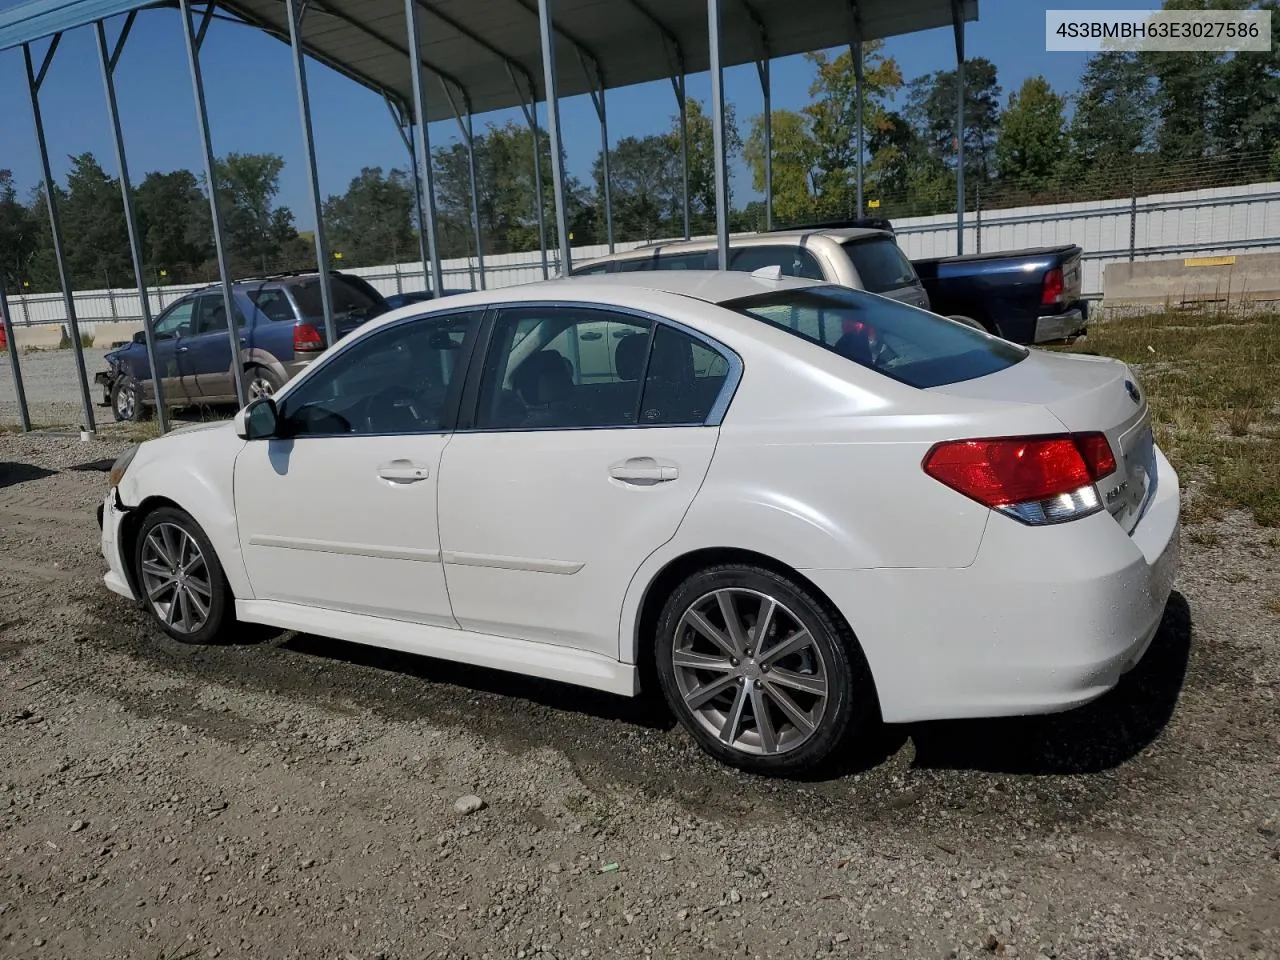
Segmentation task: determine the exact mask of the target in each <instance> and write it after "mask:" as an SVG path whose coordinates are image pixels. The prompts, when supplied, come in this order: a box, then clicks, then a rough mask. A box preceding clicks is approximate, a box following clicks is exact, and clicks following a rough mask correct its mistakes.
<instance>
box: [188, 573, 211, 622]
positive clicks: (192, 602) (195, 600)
mask: <svg viewBox="0 0 1280 960" xmlns="http://www.w3.org/2000/svg"><path fill="white" fill-rule="evenodd" d="M183 593H184V594H185V596H186V598H187V603H188V604H189V606H190V608H191V610H193V611H194V613H195V622H196V626H203V625H204V622H205V620H207V619H208V617H209V605H208V604H207V603H205V602H204V601H203V600H201V599H200V595H199V594H198V593H196V591H194V590H192V589H191V581H190V580H188V581H187V589H186V590H185V591H183Z"/></svg>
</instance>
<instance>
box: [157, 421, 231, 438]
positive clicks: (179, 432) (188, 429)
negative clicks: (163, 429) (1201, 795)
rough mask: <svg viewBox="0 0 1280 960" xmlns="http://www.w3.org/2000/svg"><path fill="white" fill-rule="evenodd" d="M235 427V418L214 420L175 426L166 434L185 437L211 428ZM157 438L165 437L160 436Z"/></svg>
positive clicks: (228, 428)
mask: <svg viewBox="0 0 1280 960" xmlns="http://www.w3.org/2000/svg"><path fill="white" fill-rule="evenodd" d="M233 429H235V421H233V420H214V421H212V422H210V423H187V424H183V425H182V426H180V427H174V428H173V429H172V430H170V431H169V432H168V433H167V434H166V435H165V436H167V437H185V436H189V435H191V434H193V433H204V432H206V431H211V430H233ZM157 439H161V440H163V439H165V438H164V437H159V438H157Z"/></svg>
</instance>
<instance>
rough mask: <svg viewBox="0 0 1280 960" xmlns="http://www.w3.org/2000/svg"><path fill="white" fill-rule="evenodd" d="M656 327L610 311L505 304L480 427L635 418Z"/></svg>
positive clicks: (603, 423)
mask: <svg viewBox="0 0 1280 960" xmlns="http://www.w3.org/2000/svg"><path fill="white" fill-rule="evenodd" d="M649 327H650V324H649V323H648V322H647V321H644V320H640V319H638V318H636V317H632V316H628V315H625V314H620V313H615V312H613V311H609V310H591V309H575V308H571V307H551V306H548V307H524V308H518V309H512V310H506V311H504V312H503V313H502V315H501V316H500V317H499V319H498V322H497V323H496V324H495V326H494V332H493V339H492V341H491V343H490V347H489V355H488V356H487V357H486V358H485V365H484V375H483V378H482V382H481V386H480V405H479V409H478V411H477V414H476V428H477V429H480V430H531V429H537V428H542V429H548V428H550V429H557V428H558V429H568V428H572V427H621V426H628V425H630V424H634V423H635V422H636V419H637V417H638V416H639V407H640V377H641V375H642V373H643V370H644V362H645V359H646V358H647V356H648V352H649Z"/></svg>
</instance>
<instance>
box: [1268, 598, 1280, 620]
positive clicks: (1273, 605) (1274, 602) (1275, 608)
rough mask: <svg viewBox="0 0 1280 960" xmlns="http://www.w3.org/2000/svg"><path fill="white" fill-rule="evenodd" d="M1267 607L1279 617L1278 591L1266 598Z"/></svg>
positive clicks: (1279, 600)
mask: <svg viewBox="0 0 1280 960" xmlns="http://www.w3.org/2000/svg"><path fill="white" fill-rule="evenodd" d="M1267 609H1268V610H1269V611H1270V612H1272V613H1274V614H1275V615H1276V616H1277V617H1280V593H1277V594H1275V595H1273V596H1270V597H1268V598H1267Z"/></svg>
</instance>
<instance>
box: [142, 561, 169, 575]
mask: <svg viewBox="0 0 1280 960" xmlns="http://www.w3.org/2000/svg"><path fill="white" fill-rule="evenodd" d="M142 572H143V573H144V574H146V575H147V576H151V577H160V578H161V579H168V576H169V568H168V567H166V566H164V565H163V564H159V563H156V562H155V561H154V560H143V561H142Z"/></svg>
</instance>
